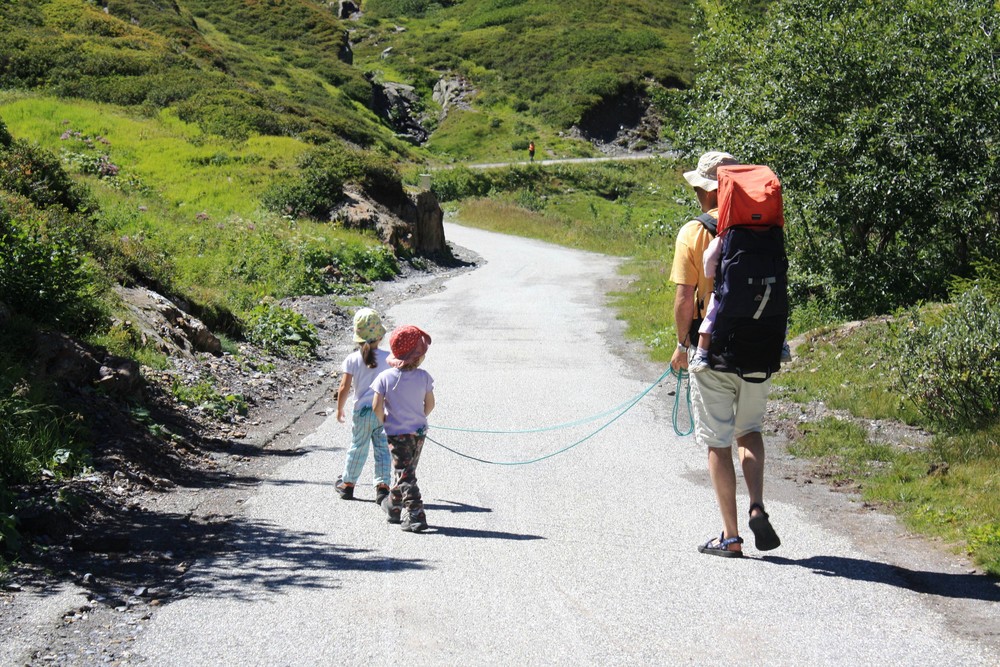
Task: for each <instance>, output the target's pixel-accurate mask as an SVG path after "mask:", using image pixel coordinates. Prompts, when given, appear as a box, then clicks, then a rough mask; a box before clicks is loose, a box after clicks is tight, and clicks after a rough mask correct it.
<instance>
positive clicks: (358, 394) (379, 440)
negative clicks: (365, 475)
mask: <svg viewBox="0 0 1000 667" xmlns="http://www.w3.org/2000/svg"><path fill="white" fill-rule="evenodd" d="M384 336H385V327H384V326H382V319H381V318H380V317H379V315H378V313H376V312H375V311H374V310H372V309H371V308H362V309H361V310H359V311H358V312H356V313H355V314H354V342H355V343H357V344H358V349H357V350H355V351H354V352H352V353H351V354H349V355H348V356H347V358H346V359H344V364H343V366H342V368H341V370H342V371H343V374H342V375H341V376H340V389H339V390H338V391H337V421H338V422H340V423H343V422H344V408H345V407H346V405H347V397H348V395H349V394H350V392H351V385H352V384H353V385H354V410H353V411H352V415H351V423H352V426H351V428H352V442H351V447H350V449H348V450H347V461H346V462H345V463H344V472H343V474H342V475H341V476H340V477H338V478H337V483H336V484H335V485H334V488H335V489H336V490H337V493H338V494H339V495H340V497H341V498H342V499H344V500H351V499H353V498H354V485H355V484H357V482H358V478H360V477H361V470H362V469H363V468H364V465H365V460H366V459H367V458H368V448H369V446H370V447H371V448H372V450H373V454H374V456H375V472H374V474H373V477H374V480H373V481H374V484H375V502H376V503H381V502H382V500H383V499H384V498H385V497H386V496H388V495H389V475H390V469H389V462H390V459H389V446H388V443H387V442H386V437H385V430H384V429H383V428H382V423H381V422H380V421H379V420H378V418H377V417H376V416H375V413H374V412H373V411H372V399H373V398H374V397H375V392H374V391H372V388H371V384H372V382H373V381H374V380H375V378H376V377H378V374H379V373H381V372H382V371H384V370H388V368H389V363H388V361H387V359H388V357H389V353H388V352H386V351H385V350H380V349H379V345H380V344H381V342H382V338H383V337H384Z"/></svg>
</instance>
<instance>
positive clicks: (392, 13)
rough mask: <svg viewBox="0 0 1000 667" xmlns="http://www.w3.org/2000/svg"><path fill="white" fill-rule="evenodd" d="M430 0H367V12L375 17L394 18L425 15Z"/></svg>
mask: <svg viewBox="0 0 1000 667" xmlns="http://www.w3.org/2000/svg"><path fill="white" fill-rule="evenodd" d="M430 4H431V3H430V0H367V2H365V12H366V13H370V14H371V15H372V17H373V18H380V19H384V18H392V17H397V16H399V17H403V16H417V17H419V16H423V14H424V11H426V9H427V7H428V6H429V5H430Z"/></svg>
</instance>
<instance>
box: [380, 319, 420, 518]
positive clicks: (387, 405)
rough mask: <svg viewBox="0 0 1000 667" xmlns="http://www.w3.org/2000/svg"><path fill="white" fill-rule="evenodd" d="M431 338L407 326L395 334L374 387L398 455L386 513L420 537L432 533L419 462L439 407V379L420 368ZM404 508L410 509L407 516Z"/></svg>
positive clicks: (394, 459) (394, 455)
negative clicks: (436, 400)
mask: <svg viewBox="0 0 1000 667" xmlns="http://www.w3.org/2000/svg"><path fill="white" fill-rule="evenodd" d="M430 344H431V337H430V336H429V335H427V333H426V332H424V331H422V330H420V329H419V328H417V327H415V326H413V325H407V326H402V327H399V328H397V329H395V330H394V331H393V332H392V333H391V334H390V335H389V349H390V350H391V351H392V354H390V355H389V359H388V361H389V365H390V366H391V367H392V368H390V369H389V370H386V371H383V372H382V373H380V374H379V376H378V377H377V378H375V381H374V382H373V383H372V390H373V391H374V392H375V398H374V400H373V401H372V407H373V409H374V410H375V415H376V416H377V417H378V419H379V421H380V422H382V423H383V424H384V425H385V432H386V434H387V435H388V439H389V453H390V454H392V467H393V481H392V488H391V489H389V496H388V497H387V498H385V500H383V501H382V509H383V510H385V513H386V514H387V515H388V517H389V518H388V521H389V523H399V524H402V525H401V526H400V527H401V528H402V529H403V530H406V531H409V532H413V533H419V532H421V531H423V530H426V529H427V517H426V515H425V513H424V502H423V500H422V499H421V496H420V488H419V487H418V486H417V463H419V462H420V452H421V450H422V449H423V447H424V437H425V434H426V432H427V415H429V414H430V413H431V410H433V409H434V379H433V378H432V377H431V375H430V373H428V372H427V371H425V370H423V369H421V368H419V366H420V364H421V363H422V362H423V360H424V356H425V355H426V354H427V347H428V346H429V345H430ZM403 509H405V510H406V514H405V516H404V515H403Z"/></svg>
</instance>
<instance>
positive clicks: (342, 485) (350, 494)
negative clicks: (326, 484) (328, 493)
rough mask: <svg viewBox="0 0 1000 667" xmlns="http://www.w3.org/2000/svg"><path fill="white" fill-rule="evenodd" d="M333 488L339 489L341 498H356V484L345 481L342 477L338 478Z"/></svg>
mask: <svg viewBox="0 0 1000 667" xmlns="http://www.w3.org/2000/svg"><path fill="white" fill-rule="evenodd" d="M333 488H335V489H337V493H339V494H340V499H341V500H353V499H354V485H353V484H349V483H348V482H345V481H344V479H343V478H342V477H338V478H337V483H336V484H334V486H333Z"/></svg>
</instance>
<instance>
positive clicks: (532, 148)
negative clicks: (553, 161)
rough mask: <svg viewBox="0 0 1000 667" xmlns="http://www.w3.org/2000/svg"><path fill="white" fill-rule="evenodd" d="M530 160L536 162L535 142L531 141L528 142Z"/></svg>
mask: <svg viewBox="0 0 1000 667" xmlns="http://www.w3.org/2000/svg"><path fill="white" fill-rule="evenodd" d="M528 160H530V161H531V162H534V161H535V142H534V141H529V142H528Z"/></svg>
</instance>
